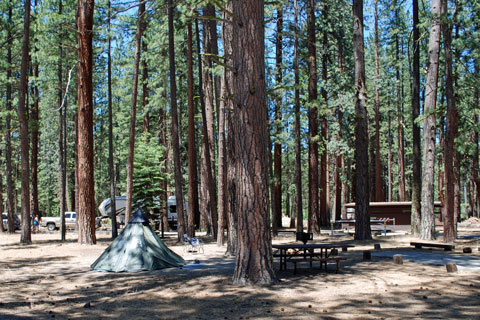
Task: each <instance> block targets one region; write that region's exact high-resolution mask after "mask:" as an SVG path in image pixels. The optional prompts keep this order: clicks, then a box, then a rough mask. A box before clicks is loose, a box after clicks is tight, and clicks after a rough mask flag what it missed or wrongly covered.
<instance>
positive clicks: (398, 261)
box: [393, 254, 403, 264]
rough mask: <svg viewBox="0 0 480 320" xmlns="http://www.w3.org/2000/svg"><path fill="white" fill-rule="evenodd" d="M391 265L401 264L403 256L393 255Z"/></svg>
mask: <svg viewBox="0 0 480 320" xmlns="http://www.w3.org/2000/svg"><path fill="white" fill-rule="evenodd" d="M393 263H395V264H403V256H402V255H401V254H395V255H393Z"/></svg>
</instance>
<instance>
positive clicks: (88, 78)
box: [77, 0, 97, 244]
mask: <svg viewBox="0 0 480 320" xmlns="http://www.w3.org/2000/svg"><path fill="white" fill-rule="evenodd" d="M93 12H94V1H93V0H78V7H77V28H78V30H77V35H78V162H77V163H78V214H77V219H78V242H79V243H82V244H95V243H96V241H97V240H96V236H95V190H94V186H95V181H94V168H93V157H94V155H93V84H92V76H93V74H92V68H93V48H92V39H93V32H92V30H93Z"/></svg>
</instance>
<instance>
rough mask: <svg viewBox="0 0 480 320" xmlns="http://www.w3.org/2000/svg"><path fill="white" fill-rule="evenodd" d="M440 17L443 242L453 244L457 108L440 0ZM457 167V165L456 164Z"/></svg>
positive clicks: (444, 12) (449, 37) (449, 27)
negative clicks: (443, 108)
mask: <svg viewBox="0 0 480 320" xmlns="http://www.w3.org/2000/svg"><path fill="white" fill-rule="evenodd" d="M442 6H443V8H442V16H444V17H445V19H447V20H446V22H445V21H444V22H443V23H442V31H443V39H444V40H443V41H444V50H445V95H446V98H447V122H446V127H445V147H444V150H445V152H444V154H445V160H444V168H445V204H444V214H445V215H444V217H443V218H444V219H443V241H444V242H453V241H454V240H455V239H456V228H455V215H454V213H455V186H456V179H455V171H454V167H453V165H454V155H455V150H454V145H455V136H456V134H457V117H458V115H457V108H456V103H455V97H454V93H453V81H454V80H453V70H452V67H453V56H452V28H453V25H450V23H449V20H448V11H447V10H448V6H447V0H442ZM456 165H457V166H459V165H460V164H459V163H456Z"/></svg>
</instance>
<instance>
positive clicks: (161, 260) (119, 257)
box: [91, 210, 185, 272]
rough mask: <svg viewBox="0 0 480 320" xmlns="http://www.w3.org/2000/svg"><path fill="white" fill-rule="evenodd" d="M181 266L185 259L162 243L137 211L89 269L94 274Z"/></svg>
mask: <svg viewBox="0 0 480 320" xmlns="http://www.w3.org/2000/svg"><path fill="white" fill-rule="evenodd" d="M183 265H185V260H183V258H182V257H180V256H179V255H177V254H176V253H175V252H173V251H172V250H170V249H169V248H168V247H167V246H166V245H165V244H164V243H163V241H162V240H161V239H160V238H159V237H158V235H157V234H156V233H155V232H154V231H153V230H152V228H151V227H150V225H149V224H148V220H147V219H145V218H144V216H143V213H142V212H141V211H140V210H138V211H137V212H135V215H134V217H133V218H132V220H130V222H129V223H128V224H127V225H126V226H125V228H124V229H123V231H122V232H121V233H120V234H119V236H118V237H117V238H116V239H115V240H114V241H113V242H112V243H111V244H110V246H109V247H108V248H107V249H106V250H105V251H104V252H103V253H102V255H101V256H100V257H98V259H97V260H96V261H95V262H94V263H93V264H92V265H91V268H92V269H94V270H95V271H113V272H122V271H128V272H136V271H140V270H158V269H163V268H171V267H181V266H183Z"/></svg>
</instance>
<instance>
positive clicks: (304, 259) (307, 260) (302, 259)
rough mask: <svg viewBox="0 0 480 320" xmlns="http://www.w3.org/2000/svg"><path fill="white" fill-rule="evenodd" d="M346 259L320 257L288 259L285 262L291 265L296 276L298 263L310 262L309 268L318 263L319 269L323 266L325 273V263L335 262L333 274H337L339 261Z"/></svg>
mask: <svg viewBox="0 0 480 320" xmlns="http://www.w3.org/2000/svg"><path fill="white" fill-rule="evenodd" d="M345 260H347V258H345V257H328V258H320V257H306V258H291V259H288V260H287V262H291V263H293V274H297V263H299V262H310V267H311V266H312V262H313V261H318V262H320V269H322V265H323V266H325V271H327V263H328V262H335V266H336V268H335V273H338V270H339V269H340V265H339V264H340V261H345Z"/></svg>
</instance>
